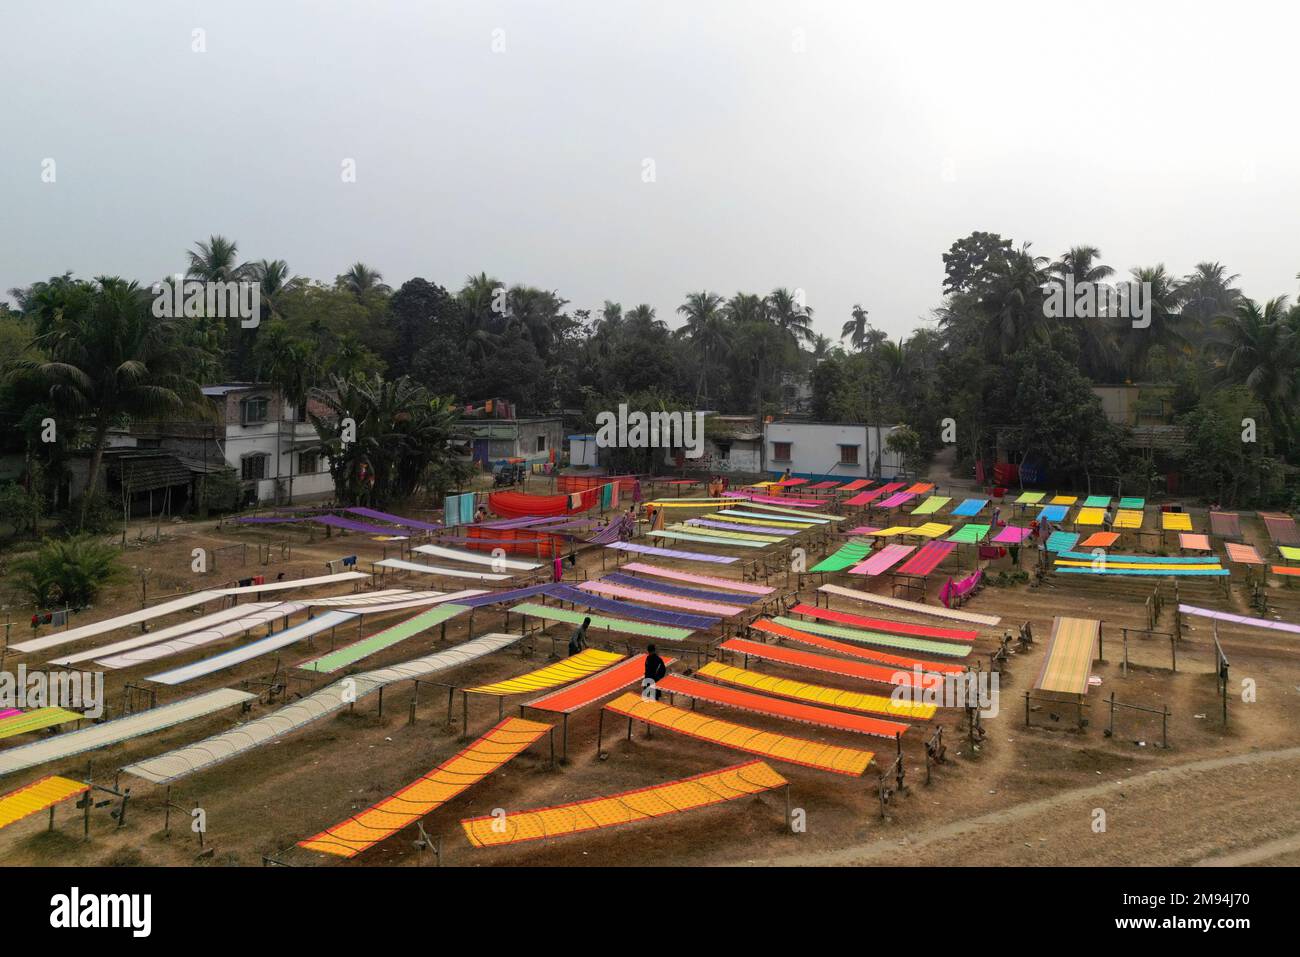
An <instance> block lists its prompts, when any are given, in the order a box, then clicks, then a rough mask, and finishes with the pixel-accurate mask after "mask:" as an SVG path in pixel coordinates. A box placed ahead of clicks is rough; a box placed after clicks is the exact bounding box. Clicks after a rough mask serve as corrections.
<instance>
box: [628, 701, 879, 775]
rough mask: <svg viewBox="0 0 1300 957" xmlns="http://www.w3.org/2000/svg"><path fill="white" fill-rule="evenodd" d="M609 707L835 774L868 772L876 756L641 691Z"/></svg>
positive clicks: (716, 741)
mask: <svg viewBox="0 0 1300 957" xmlns="http://www.w3.org/2000/svg"><path fill="white" fill-rule="evenodd" d="M605 708H606V709H607V710H609V711H613V712H614V713H615V714H621V715H626V716H627V717H629V718H635V719H636V720H637V721H644V722H646V723H647V724H653V725H657V726H658V727H661V728H667V729H668V730H670V731H676V732H678V733H680V734H685V735H688V736H689V737H692V738H698V739H700V740H702V741H711V742H713V743H714V744H719V745H721V746H722V747H724V748H734V749H735V750H737V751H747V752H749V753H750V754H759V755H762V756H763V757H768V758H773V759H775V760H778V761H789V762H790V763H791V764H802V765H803V766H804V767H809V768H818V769H819V770H822V771H831V772H833V773H835V774H848V775H853V776H855V777H856V776H858V775H861V774H864V773H865V772H866V770H867V767H868V766H869V765H870V764H871V760H872V758H874V757H875V753H874V752H872V751H861V750H859V749H857V748H842V747H839V746H838V745H833V744H820V743H819V742H816V741H809V740H807V739H805V738H794V737H790V736H789V735H785V734H776V733H774V732H771V731H760V730H759V729H757V728H750V727H746V726H745V725H743V724H735V723H733V722H731V721H724V720H722V719H721V718H710V717H708V716H706V715H703V714H700V713H699V712H695V711H686V710H683V709H682V708H674V707H672V706H671V705H666V704H662V703H661V702H658V701H646V700H645V699H643V698H642V697H641V696H640V695H638V694H632V693H630V692H629V693H628V694H625V695H623V696H621V697H619V698H615V699H614V700H613V701H611V702H610V703H609V704H607V705H605Z"/></svg>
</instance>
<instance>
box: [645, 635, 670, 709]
mask: <svg viewBox="0 0 1300 957" xmlns="http://www.w3.org/2000/svg"><path fill="white" fill-rule="evenodd" d="M666 674H668V666H667V665H666V664H664V660H663V659H662V658H660V657H659V654H658V652H657V651H656V650H655V646H654V645H646V649H645V680H644V681H642V682H641V688H642V695H643V696H644V697H646V698H647V700H648V699H649V696H648V695H646V694H645V692H646V691H649V690H650V689H651V688H654V696H655V697H654V700H656V701H658V700H659V689H658V688H656V687H655V685H657V684H658V683H659V682H660V681H661V680H663V676H664V675H666Z"/></svg>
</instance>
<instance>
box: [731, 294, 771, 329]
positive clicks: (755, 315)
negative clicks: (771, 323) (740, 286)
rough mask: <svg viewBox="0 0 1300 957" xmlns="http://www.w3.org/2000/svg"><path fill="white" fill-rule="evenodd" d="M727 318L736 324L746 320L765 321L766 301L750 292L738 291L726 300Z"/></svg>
mask: <svg viewBox="0 0 1300 957" xmlns="http://www.w3.org/2000/svg"><path fill="white" fill-rule="evenodd" d="M725 309H726V313H727V318H729V319H730V320H731V321H732V322H734V323H736V324H737V325H739V324H741V323H746V322H767V321H768V319H769V312H768V306H767V301H766V300H765V299H764V298H763V297H762V296H759V295H755V294H754V293H752V292H738V293H736V294H735V295H734V296H732V297H731V298H730V299H728V300H727V305H726V307H725Z"/></svg>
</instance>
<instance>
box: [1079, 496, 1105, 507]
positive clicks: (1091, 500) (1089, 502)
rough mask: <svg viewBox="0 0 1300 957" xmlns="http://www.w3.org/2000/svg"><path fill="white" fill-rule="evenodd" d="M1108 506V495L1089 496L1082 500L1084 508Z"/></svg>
mask: <svg viewBox="0 0 1300 957" xmlns="http://www.w3.org/2000/svg"><path fill="white" fill-rule="evenodd" d="M1109 505H1110V496H1109V495H1089V496H1088V497H1087V498H1085V499H1084V500H1083V507H1084V508H1106V507H1107V506H1109Z"/></svg>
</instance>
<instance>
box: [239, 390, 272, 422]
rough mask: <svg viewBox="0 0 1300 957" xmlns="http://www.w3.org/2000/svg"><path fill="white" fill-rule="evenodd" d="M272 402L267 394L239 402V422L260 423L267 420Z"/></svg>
mask: <svg viewBox="0 0 1300 957" xmlns="http://www.w3.org/2000/svg"><path fill="white" fill-rule="evenodd" d="M269 406H270V403H269V402H268V401H267V399H266V396H255V397H253V398H251V399H245V400H244V401H243V402H241V403H239V424H240V425H260V424H262V423H263V422H265V421H266V416H267V410H268V408H269Z"/></svg>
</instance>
